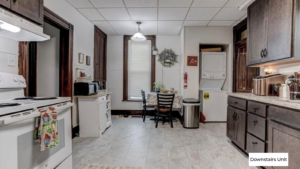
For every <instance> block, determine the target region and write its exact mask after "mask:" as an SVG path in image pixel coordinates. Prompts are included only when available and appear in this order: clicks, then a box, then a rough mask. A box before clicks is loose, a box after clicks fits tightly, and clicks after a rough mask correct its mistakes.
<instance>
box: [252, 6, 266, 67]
mask: <svg viewBox="0 0 300 169" xmlns="http://www.w3.org/2000/svg"><path fill="white" fill-rule="evenodd" d="M267 5H268V4H267V0H258V1H256V2H254V4H252V5H251V6H250V7H249V8H248V23H247V25H248V29H247V31H248V38H247V40H248V42H247V45H248V57H247V65H253V64H259V63H261V62H262V59H263V57H262V52H263V50H264V49H266V48H267V31H266V27H267V15H268V8H267Z"/></svg>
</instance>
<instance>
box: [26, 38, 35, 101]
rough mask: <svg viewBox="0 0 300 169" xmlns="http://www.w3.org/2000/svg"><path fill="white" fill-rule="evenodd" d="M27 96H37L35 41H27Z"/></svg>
mask: <svg viewBox="0 0 300 169" xmlns="http://www.w3.org/2000/svg"><path fill="white" fill-rule="evenodd" d="M28 65H29V69H28V80H29V81H28V87H27V88H28V96H37V43H36V42H29V58H28Z"/></svg>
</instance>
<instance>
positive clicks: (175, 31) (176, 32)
mask: <svg viewBox="0 0 300 169" xmlns="http://www.w3.org/2000/svg"><path fill="white" fill-rule="evenodd" d="M180 30H181V29H158V34H159V35H179V32H180Z"/></svg>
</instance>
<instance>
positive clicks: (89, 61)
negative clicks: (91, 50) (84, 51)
mask: <svg viewBox="0 0 300 169" xmlns="http://www.w3.org/2000/svg"><path fill="white" fill-rule="evenodd" d="M86 65H87V66H90V65H91V57H90V56H86Z"/></svg>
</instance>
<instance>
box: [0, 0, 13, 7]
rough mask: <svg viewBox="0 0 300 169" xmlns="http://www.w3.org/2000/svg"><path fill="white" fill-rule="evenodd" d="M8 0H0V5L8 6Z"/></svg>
mask: <svg viewBox="0 0 300 169" xmlns="http://www.w3.org/2000/svg"><path fill="white" fill-rule="evenodd" d="M10 1H11V0H0V5H2V6H4V7H6V8H10Z"/></svg>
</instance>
